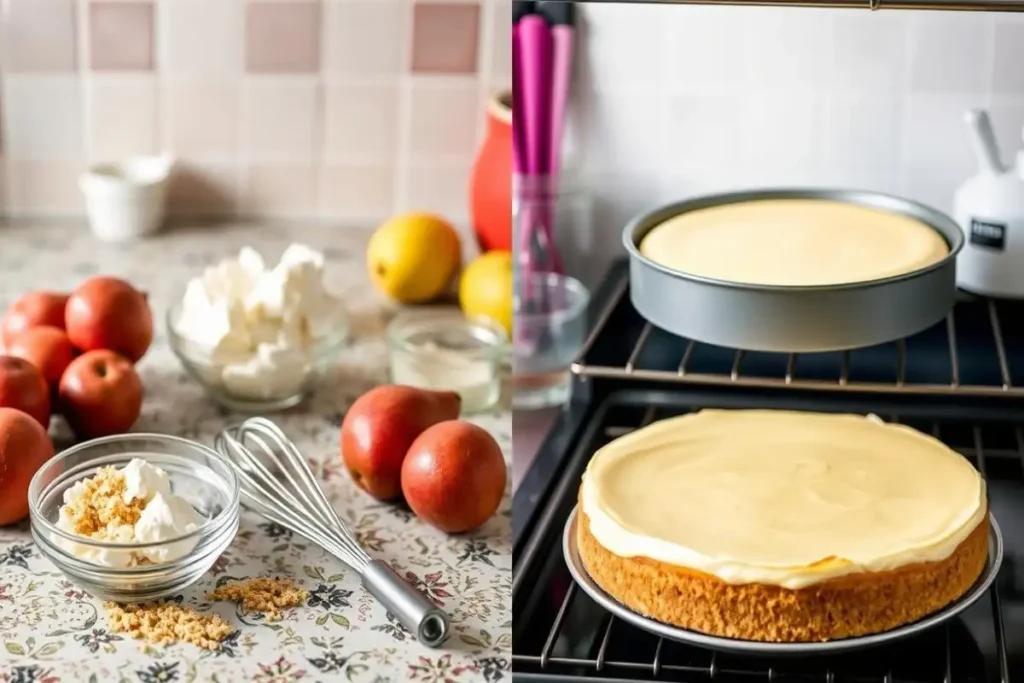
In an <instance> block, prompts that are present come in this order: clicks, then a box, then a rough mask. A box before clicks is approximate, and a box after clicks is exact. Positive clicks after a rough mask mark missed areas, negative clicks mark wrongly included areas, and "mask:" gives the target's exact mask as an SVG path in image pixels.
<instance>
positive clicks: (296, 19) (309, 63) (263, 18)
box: [245, 0, 320, 73]
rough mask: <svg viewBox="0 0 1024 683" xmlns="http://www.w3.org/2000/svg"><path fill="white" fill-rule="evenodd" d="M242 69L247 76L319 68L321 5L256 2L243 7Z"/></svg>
mask: <svg viewBox="0 0 1024 683" xmlns="http://www.w3.org/2000/svg"><path fill="white" fill-rule="evenodd" d="M245 68H246V70H247V71H249V72H250V73H314V72H316V71H318V70H319V69H320V3H319V2H308V1H306V0H291V1H290V2H259V3H252V4H249V5H248V6H247V7H246V15H245Z"/></svg>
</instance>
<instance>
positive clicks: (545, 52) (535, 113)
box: [519, 14, 552, 175]
mask: <svg viewBox="0 0 1024 683" xmlns="http://www.w3.org/2000/svg"><path fill="white" fill-rule="evenodd" d="M519 42H520V50H521V57H522V64H523V73H522V79H521V80H522V86H523V97H524V101H523V114H524V115H525V117H524V120H525V123H526V128H525V130H524V131H523V132H524V133H525V134H526V171H527V173H533V174H541V175H546V174H547V170H548V169H547V167H548V161H549V160H550V158H551V153H550V145H551V58H552V41H551V29H550V27H549V26H548V24H547V22H546V21H544V19H543V18H542V17H539V16H537V15H535V14H532V15H530V16H528V17H523V18H522V19H521V20H520V21H519Z"/></svg>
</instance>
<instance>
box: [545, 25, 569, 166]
mask: <svg viewBox="0 0 1024 683" xmlns="http://www.w3.org/2000/svg"><path fill="white" fill-rule="evenodd" d="M551 36H552V41H553V43H554V74H553V77H552V86H551V158H550V160H549V161H548V173H550V174H551V175H552V176H557V175H558V167H559V160H560V159H561V156H562V134H563V131H564V130H565V110H566V108H567V107H568V103H569V80H570V78H571V76H572V46H573V30H572V28H571V27H569V26H564V25H559V26H555V27H553V28H552V29H551Z"/></svg>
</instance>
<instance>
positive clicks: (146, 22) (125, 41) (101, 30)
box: [89, 0, 153, 71]
mask: <svg viewBox="0 0 1024 683" xmlns="http://www.w3.org/2000/svg"><path fill="white" fill-rule="evenodd" d="M89 66H90V68H92V69H93V70H94V71H152V70H153V3H151V2H101V1H98V0H94V1H93V2H91V3H90V4H89Z"/></svg>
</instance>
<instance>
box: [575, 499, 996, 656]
mask: <svg viewBox="0 0 1024 683" xmlns="http://www.w3.org/2000/svg"><path fill="white" fill-rule="evenodd" d="M578 507H579V506H574V507H573V509H572V512H570V513H569V518H568V520H566V523H565V531H564V532H563V534H562V552H563V555H564V557H565V563H566V565H567V566H568V568H569V573H570V574H571V575H572V578H573V580H575V581H576V583H577V585H578V586H579V587H580V588H582V589H583V592H585V593H586V594H587V595H588V596H590V598H591V599H592V600H593V601H594V602H596V603H597V604H598V605H600V606H601V607H603V608H604V609H606V610H608V611H609V612H611V613H612V614H613V615H614V616H616V617H618V618H619V619H622V620H623V621H626V622H628V623H630V624H632V625H634V626H636V627H638V628H641V629H643V630H645V631H648V632H649V633H653V634H654V635H657V636H661V637H663V638H668V639H669V640H674V641H677V642H680V643H685V644H687V645H695V646H697V647H703V648H708V649H711V650H717V651H719V652H729V653H734V654H743V655H758V656H773V657H786V656H797V657H809V656H813V655H828V654H838V653H841V652H850V651H853V650H861V649H864V648H869V647H876V646H879V645H887V644H890V643H893V642H896V641H898V640H902V639H904V638H909V637H911V636H914V635H917V634H919V633H921V632H922V631H925V630H926V629H929V628H933V627H935V626H939V625H940V624H942V623H944V622H946V621H948V620H949V619H952V618H953V617H955V616H957V615H958V614H960V613H961V612H963V611H964V610H966V609H967V608H968V607H970V606H971V605H973V604H974V603H975V602H977V601H978V600H979V599H980V598H981V597H982V596H983V595H985V593H987V592H988V589H989V587H990V586H991V585H992V583H993V582H994V581H995V579H996V576H997V575H998V574H999V567H1000V566H1001V565H1002V563H1003V535H1002V532H1000V530H999V525H998V524H997V523H996V518H995V516H994V515H992V513H991V512H990V513H989V550H988V559H987V561H986V563H985V570H984V571H983V572H982V574H981V576H979V577H978V580H977V581H975V582H974V585H972V586H971V587H970V589H968V591H967V592H966V593H964V594H963V595H962V596H960V598H959V599H958V600H956V601H954V602H952V603H950V604H949V605H946V606H945V607H944V608H942V609H940V610H939V611H937V612H933V613H932V614H929V615H928V616H926V617H924V618H922V619H920V620H918V621H915V622H914V623H912V624H906V625H904V626H899V627H897V628H894V629H892V630H889V631H885V632H883V633H873V634H870V635H866V636H858V637H855V638H844V639H843V640H832V641H828V642H825V643H765V642H759V641H754V640H738V639H735V638H723V637H720V636H710V635H706V634H704V633H698V632H696V631H689V630H687V629H683V628H679V627H676V626H671V625H669V624H665V623H662V622H660V621H656V620H654V619H651V618H649V617H645V616H643V615H641V614H639V613H637V612H634V611H633V610H631V609H629V608H628V607H626V606H625V605H623V604H621V603H620V602H619V601H617V600H616V599H615V598H613V597H612V596H610V595H609V594H608V593H606V592H605V591H604V589H602V588H601V587H600V586H598V585H597V583H596V582H595V581H594V580H593V579H592V578H590V575H589V574H588V573H587V570H586V569H585V568H584V566H583V561H582V559H581V558H580V555H579V548H578V547H577V545H576V523H577V519H578V514H577V511H578Z"/></svg>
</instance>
